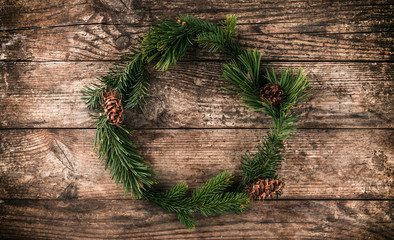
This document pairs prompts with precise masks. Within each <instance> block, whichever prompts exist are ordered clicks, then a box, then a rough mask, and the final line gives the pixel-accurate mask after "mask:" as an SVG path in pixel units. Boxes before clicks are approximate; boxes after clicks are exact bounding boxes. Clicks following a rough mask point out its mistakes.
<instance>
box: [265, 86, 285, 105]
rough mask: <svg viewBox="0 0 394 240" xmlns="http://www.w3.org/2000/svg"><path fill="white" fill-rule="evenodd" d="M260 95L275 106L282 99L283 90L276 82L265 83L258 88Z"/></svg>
mask: <svg viewBox="0 0 394 240" xmlns="http://www.w3.org/2000/svg"><path fill="white" fill-rule="evenodd" d="M260 97H261V98H262V99H263V100H268V101H269V102H270V103H271V104H272V105H274V106H277V105H279V104H280V103H281V102H282V100H283V90H282V89H280V87H279V85H278V84H273V83H267V85H265V86H264V87H262V88H261V89H260Z"/></svg>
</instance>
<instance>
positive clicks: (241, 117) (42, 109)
mask: <svg viewBox="0 0 394 240" xmlns="http://www.w3.org/2000/svg"><path fill="white" fill-rule="evenodd" d="M110 66H111V63H108V62H72V63H69V62H67V63H65V62H59V63H53V62H49V63H48V62H45V63H37V62H34V63H5V62H3V63H0V87H1V88H0V95H1V99H2V100H1V101H0V107H1V108H2V109H4V110H3V113H2V114H1V115H0V126H1V127H2V128H56V127H60V128H81V127H86V128H89V127H92V125H91V123H90V121H91V120H90V118H89V115H88V113H89V112H88V110H87V109H86V107H85V105H84V103H83V100H82V99H81V97H82V94H81V92H80V91H81V89H82V87H83V86H84V85H86V84H88V83H90V82H92V81H95V78H96V77H98V76H101V75H103V74H105V72H106V71H107V69H108V68H109V67H110ZM222 66H223V63H221V62H182V63H179V64H178V65H176V66H175V68H174V69H171V70H170V71H168V72H166V73H159V72H157V71H154V70H153V69H150V70H151V73H152V75H151V92H152V95H153V96H154V97H152V98H150V100H149V105H148V106H149V107H148V109H147V112H146V114H145V115H143V114H140V113H131V112H128V113H127V115H126V123H127V124H129V126H132V127H135V128H267V127H269V124H270V120H269V119H268V118H267V117H264V116H263V115H262V114H259V113H248V112H247V111H246V110H245V109H244V108H243V106H242V104H241V103H240V99H239V97H237V96H235V95H234V94H232V93H229V92H227V91H224V90H220V88H221V87H223V86H226V83H224V82H222V81H221V80H220V79H221V74H222ZM300 66H303V67H304V69H305V71H306V72H309V77H310V78H311V82H312V86H313V88H314V95H313V97H312V98H311V99H310V100H309V101H307V103H305V104H303V105H301V106H300V107H299V112H301V113H303V115H302V117H301V122H300V124H299V126H300V127H301V128H377V127H381V128H389V127H393V126H394V125H393V119H394V115H393V114H394V111H393V106H394V105H393V104H392V103H393V102H394V97H393V95H392V94H391V93H392V91H393V89H394V82H393V81H392V78H393V72H394V71H393V70H394V69H393V68H394V67H393V66H394V64H392V63H334V62H328V63H298V62H297V63H288V62H274V63H273V62H266V63H263V67H268V68H270V67H275V68H277V69H283V68H286V67H292V68H299V67H300ZM213 99H214V101H213Z"/></svg>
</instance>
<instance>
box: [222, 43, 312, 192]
mask: <svg viewBox="0 0 394 240" xmlns="http://www.w3.org/2000/svg"><path fill="white" fill-rule="evenodd" d="M260 62H261V54H260V53H258V52H257V51H256V50H254V51H250V50H248V51H244V52H243V53H242V54H240V55H239V57H238V59H235V60H232V61H231V62H230V63H229V64H227V65H225V66H224V71H223V79H224V81H227V82H229V83H231V84H232V85H231V86H229V87H226V88H225V89H227V90H230V91H235V92H237V93H238V94H239V95H240V96H241V97H242V102H243V103H244V104H245V105H246V107H248V109H249V110H251V111H259V112H262V113H265V114H267V115H268V116H271V117H272V123H273V125H272V127H271V128H270V131H269V133H268V134H267V136H266V137H265V138H264V139H263V142H262V146H258V148H257V153H256V154H255V155H254V156H252V155H251V154H249V153H246V154H245V155H244V156H243V157H242V170H243V172H244V174H245V175H244V178H243V179H242V181H241V182H240V184H239V186H238V190H242V189H243V188H244V187H245V186H246V185H247V183H249V182H253V181H256V179H258V178H261V179H263V178H272V179H277V178H278V175H277V171H278V170H279V168H280V166H281V162H282V161H283V160H284V157H283V152H284V141H286V140H287V139H288V138H289V137H290V136H291V131H293V130H295V129H296V128H297V127H296V126H295V124H296V122H297V120H298V114H296V113H294V112H292V111H291V108H292V107H294V106H295V105H296V104H298V103H300V102H301V101H303V100H305V99H306V98H308V97H309V96H310V95H311V91H310V88H309V79H308V78H307V77H306V74H304V73H303V71H302V69H300V70H299V71H298V73H295V72H294V71H293V70H290V69H286V70H284V71H282V73H281V76H280V79H278V78H277V75H276V73H275V71H274V70H273V69H272V70H271V71H269V70H267V71H266V75H265V77H264V78H263V77H261V76H260ZM267 83H273V84H278V85H279V87H280V88H281V89H282V90H283V92H284V94H283V100H282V103H281V104H280V106H273V105H272V104H271V103H270V102H268V101H265V100H263V99H261V97H260V93H259V90H260V88H261V87H263V86H265V85H266V84H267Z"/></svg>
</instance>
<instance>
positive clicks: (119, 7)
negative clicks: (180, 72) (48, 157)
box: [0, 0, 393, 61]
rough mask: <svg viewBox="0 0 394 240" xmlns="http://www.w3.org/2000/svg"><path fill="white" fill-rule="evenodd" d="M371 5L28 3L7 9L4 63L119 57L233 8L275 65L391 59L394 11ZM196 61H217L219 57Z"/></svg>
mask: <svg viewBox="0 0 394 240" xmlns="http://www.w3.org/2000/svg"><path fill="white" fill-rule="evenodd" d="M371 3H372V2H371V1H361V2H359V1H352V2H350V3H349V2H343V1H339V2H336V3H334V2H321V3H310V2H291V1H283V2H280V3H278V2H276V1H272V2H254V3H246V2H233V3H228V2H227V1H223V2H222V1H215V3H210V4H206V3H205V2H204V3H201V2H199V1H170V3H167V2H164V1H163V2H160V3H157V2H150V1H143V2H139V3H138V4H136V3H134V2H133V5H131V6H127V5H126V6H125V5H124V3H123V2H122V1H117V2H113V1H109V2H107V1H88V2H85V1H78V0H77V1H75V0H71V1H67V2H57V1H54V2H50V3H48V6H47V5H46V4H45V5H44V4H43V3H42V1H31V2H30V1H29V2H21V3H19V4H13V5H12V6H10V7H6V8H5V9H6V10H4V11H3V12H5V14H3V15H2V17H1V18H0V21H1V23H2V28H3V29H4V30H7V31H4V32H2V33H0V39H2V42H3V43H2V50H3V52H2V54H1V55H0V59H3V60H9V61H12V60H33V61H67V60H102V59H105V60H109V59H114V58H116V57H117V56H118V55H119V52H123V51H125V49H126V48H127V47H128V46H130V45H132V44H133V42H135V41H134V39H136V38H137V36H141V35H142V34H143V33H144V32H146V31H147V29H148V27H149V26H150V25H152V24H155V23H157V21H158V19H161V18H164V17H170V18H174V17H176V16H177V15H178V14H179V13H182V12H185V10H186V13H194V12H198V13H197V14H195V15H196V16H197V17H202V18H205V19H210V20H213V21H218V20H220V19H223V18H224V16H225V14H227V13H229V11H231V12H232V13H235V14H237V15H238V16H239V23H240V32H241V37H240V40H241V43H242V44H243V45H245V46H246V47H257V48H258V49H259V50H261V51H263V52H264V53H265V54H264V58H265V59H269V60H272V59H275V60H297V61H300V60H308V61H309V60H374V61H382V60H390V55H391V54H392V48H391V45H392V44H393V37H392V35H391V34H390V32H391V28H392V7H393V6H392V5H390V4H387V3H385V2H384V1H381V2H375V4H373V5H371ZM130 4H131V3H130ZM43 6H45V7H43ZM191 6H194V7H191ZM234 9H236V11H235V12H234ZM190 11H192V12H190ZM256 12H257V13H256ZM12 29H15V30H12ZM18 29H19V30H18ZM190 55H195V53H193V54H190V53H189V56H190ZM195 57H197V58H202V59H204V58H207V57H208V58H212V54H206V53H205V52H204V53H203V54H197V56H193V58H195ZM218 57H219V56H217V55H214V56H213V58H218Z"/></svg>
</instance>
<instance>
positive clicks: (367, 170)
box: [0, 129, 394, 199]
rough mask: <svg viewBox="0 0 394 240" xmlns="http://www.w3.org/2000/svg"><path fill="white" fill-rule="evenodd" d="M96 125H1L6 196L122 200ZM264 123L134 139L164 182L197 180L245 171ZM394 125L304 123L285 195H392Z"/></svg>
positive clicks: (289, 162)
mask: <svg viewBox="0 0 394 240" xmlns="http://www.w3.org/2000/svg"><path fill="white" fill-rule="evenodd" d="M94 133H95V130H93V129H92V130H77V129H74V130H71V129H64V130H60V129H54V130H3V131H0V136H1V145H0V146H1V148H0V150H1V151H0V152H1V154H0V157H1V159H2V161H1V162H0V164H1V165H0V167H1V175H0V179H1V182H0V195H1V196H2V197H1V198H2V199H15V198H28V199H56V198H59V199H74V198H78V199H86V198H95V199H121V198H122V197H123V194H122V191H121V189H120V188H119V187H118V188H116V187H115V184H114V183H113V181H112V180H111V179H110V177H109V175H108V172H107V171H105V170H104V169H103V166H102V165H101V164H100V163H99V160H98V159H97V156H96V154H95V153H93V152H92V149H93V146H92V144H93V139H94ZM265 134H266V130H258V129H257V130H256V129H201V130H196V129H190V130H187V129H186V130H185V129H179V130H171V129H167V130H166V129H164V130H143V131H142V130H141V131H136V133H135V137H134V139H135V142H136V144H137V146H139V147H140V149H141V152H142V155H143V156H144V157H145V158H146V159H147V161H148V162H149V163H150V164H151V166H152V168H153V169H154V170H155V171H156V173H157V179H158V180H159V182H160V183H161V184H160V185H159V186H160V187H162V188H169V187H170V186H172V185H174V184H175V183H179V182H186V183H187V184H189V186H190V187H191V188H193V187H196V186H198V185H199V184H201V183H202V182H204V181H206V180H208V179H209V178H211V177H214V176H216V175H217V174H218V173H220V172H221V171H225V170H229V171H231V172H233V173H234V175H235V176H241V171H240V160H241V155H242V154H243V152H245V151H251V152H252V153H253V152H255V150H256V146H257V145H258V144H259V143H260V141H261V139H262V137H263V136H264V135H265ZM392 145H393V131H392V130H365V129H362V130H357V129H354V130H350V129H348V130H345V129H338V130H321V129H315V130H299V131H297V132H296V134H295V136H294V137H293V138H291V140H290V141H289V142H288V143H287V147H286V155H287V159H286V161H284V162H283V166H282V169H281V171H280V175H281V176H283V178H284V180H285V182H286V189H285V193H284V195H282V197H281V199H391V198H393V197H394V192H393V178H392V176H393V173H394V172H393V169H394V162H393V160H394V158H393V155H394V152H393V148H392Z"/></svg>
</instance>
